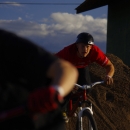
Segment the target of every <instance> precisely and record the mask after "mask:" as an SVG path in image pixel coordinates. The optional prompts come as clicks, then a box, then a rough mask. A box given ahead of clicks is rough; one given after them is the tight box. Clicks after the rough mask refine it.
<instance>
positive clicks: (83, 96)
mask: <svg viewBox="0 0 130 130" xmlns="http://www.w3.org/2000/svg"><path fill="white" fill-rule="evenodd" d="M102 83H104V81H98V82H94V83H92V84H90V85H83V86H81V85H79V84H75V86H77V87H78V88H81V90H82V91H77V92H76V93H72V94H71V96H70V99H69V103H68V107H67V115H68V118H71V117H73V116H74V114H75V113H76V111H78V114H77V116H78V121H77V123H76V129H77V130H97V124H96V121H95V119H94V117H93V110H92V103H91V102H90V101H89V100H88V97H87V91H86V90H88V89H91V88H92V87H94V86H95V85H97V84H102ZM74 99H76V101H73V100H74ZM83 104H85V106H84V107H83ZM78 108H79V109H78ZM83 119H85V124H86V126H83V125H84V123H83ZM86 121H87V122H86Z"/></svg>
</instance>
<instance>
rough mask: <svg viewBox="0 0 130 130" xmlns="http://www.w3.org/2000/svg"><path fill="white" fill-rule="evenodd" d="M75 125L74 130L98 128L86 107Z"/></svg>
mask: <svg viewBox="0 0 130 130" xmlns="http://www.w3.org/2000/svg"><path fill="white" fill-rule="evenodd" d="M76 126H77V129H76V130H98V129H97V125H96V122H95V119H94V117H93V115H92V114H91V113H90V111H89V110H87V109H85V110H83V111H82V112H81V116H79V118H78V122H77V125H76Z"/></svg>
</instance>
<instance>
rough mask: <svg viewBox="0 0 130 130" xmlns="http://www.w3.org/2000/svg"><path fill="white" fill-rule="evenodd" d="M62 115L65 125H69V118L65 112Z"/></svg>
mask: <svg viewBox="0 0 130 130" xmlns="http://www.w3.org/2000/svg"><path fill="white" fill-rule="evenodd" d="M62 114H63V119H64V121H65V123H68V122H69V118H68V116H67V114H66V113H65V112H63V113H62Z"/></svg>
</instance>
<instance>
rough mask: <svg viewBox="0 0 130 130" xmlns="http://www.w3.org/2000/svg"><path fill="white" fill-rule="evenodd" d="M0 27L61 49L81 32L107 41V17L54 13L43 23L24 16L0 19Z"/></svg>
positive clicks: (100, 41)
mask: <svg viewBox="0 0 130 130" xmlns="http://www.w3.org/2000/svg"><path fill="white" fill-rule="evenodd" d="M48 21H49V22H48ZM0 28H3V29H7V30H9V31H12V32H15V33H16V34H18V35H21V36H24V37H27V38H29V39H32V40H33V41H35V42H37V43H39V44H40V45H41V46H42V45H43V46H46V47H47V48H50V47H55V46H58V47H59V48H60V49H61V48H63V46H65V45H68V44H70V43H71V42H74V41H75V40H76V36H77V35H78V34H79V33H80V32H89V33H90V34H92V35H93V37H94V40H95V42H96V43H106V33H107V19H106V18H93V17H92V16H90V15H82V14H69V13H52V14H51V16H50V18H48V19H47V18H44V19H43V22H41V23H36V22H34V21H25V20H23V19H22V17H18V19H16V20H0ZM43 42H44V44H43Z"/></svg>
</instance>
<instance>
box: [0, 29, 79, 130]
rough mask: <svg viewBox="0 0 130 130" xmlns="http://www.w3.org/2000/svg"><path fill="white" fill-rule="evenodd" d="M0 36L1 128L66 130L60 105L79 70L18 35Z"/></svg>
mask: <svg viewBox="0 0 130 130" xmlns="http://www.w3.org/2000/svg"><path fill="white" fill-rule="evenodd" d="M0 36H1V38H0V129H1V130H10V129H11V130H41V129H42V130H61V129H62V130H64V120H63V117H62V114H61V110H60V103H62V101H63V97H65V96H66V95H67V94H68V93H69V92H70V91H71V90H72V88H73V87H74V84H75V82H76V80H77V77H78V72H77V69H76V68H75V67H74V66H73V65H71V64H70V63H69V62H67V61H64V60H60V59H58V58H57V57H55V56H53V55H52V54H50V53H48V52H47V51H45V50H44V49H43V48H41V47H39V46H37V45H36V44H34V43H32V42H31V41H29V40H27V39H24V38H22V37H19V36H17V35H15V34H14V33H11V32H8V31H5V30H0ZM21 107H22V108H24V109H25V111H24V112H23V113H22V114H20V115H17V112H18V111H19V110H21ZM7 115H8V116H7Z"/></svg>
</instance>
